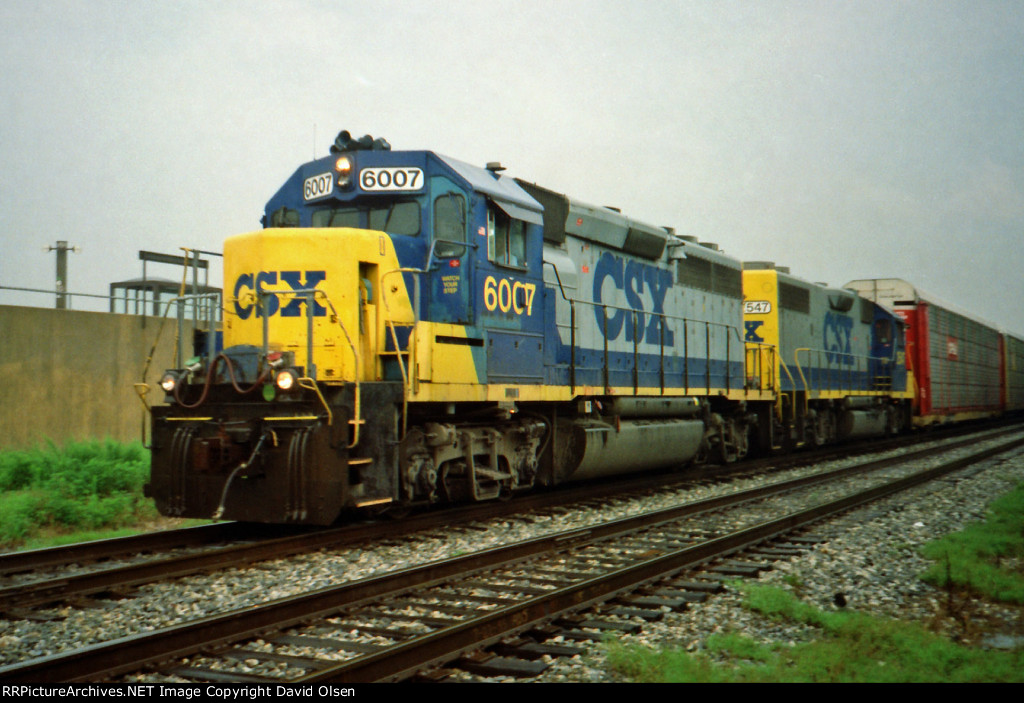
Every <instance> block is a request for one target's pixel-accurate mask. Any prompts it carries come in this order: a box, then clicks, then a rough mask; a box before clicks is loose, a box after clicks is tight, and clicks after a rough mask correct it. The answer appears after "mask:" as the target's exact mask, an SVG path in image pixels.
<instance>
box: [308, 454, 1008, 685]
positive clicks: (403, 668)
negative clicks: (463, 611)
mask: <svg viewBox="0 0 1024 703" xmlns="http://www.w3.org/2000/svg"><path fill="white" fill-rule="evenodd" d="M1022 445H1024V439H1017V440H1014V441H1012V442H1010V443H1007V444H1004V445H1001V446H998V447H994V448H991V449H988V450H985V451H982V452H979V453H978V454H975V455H972V456H969V457H965V458H963V459H958V460H955V461H952V462H948V463H945V464H943V465H941V466H938V467H935V468H932V469H928V470H926V471H922V472H918V473H915V474H913V475H911V476H907V477H904V478H902V479H898V480H895V481H892V482H889V483H886V484H882V485H880V486H876V487H874V488H871V489H868V490H865V491H860V492H858V493H854V494H852V495H849V496H845V497H843V498H840V499H837V500H833V501H829V502H827V503H823V504H820V505H816V506H814V507H812V508H808V509H806V510H800V511H797V512H794V513H791V514H789V515H786V516H784V517H781V518H778V519H776V520H769V521H766V522H762V523H760V524H758V525H755V526H753V527H749V528H746V529H743V530H739V531H737V532H734V533H732V534H729V535H725V536H723V537H719V538H717V539H711V540H708V541H706V542H703V543H701V544H698V545H695V546H692V547H687V548H684V549H680V550H678V551H675V552H673V553H670V554H667V555H664V556H660V557H655V558H652V559H648V560H646V561H644V562H641V563H639V564H636V565H632V566H628V567H625V568H622V569H619V570H616V571H613V572H611V573H609V574H606V575H604V576H600V577H596V578H592V579H589V580H587V581H584V582H582V583H578V584H573V585H571V586H566V587H563V588H559V589H556V590H554V591H552V592H551V593H547V594H544V595H540V596H535V597H534V598H531V599H529V600H527V601H525V602H523V603H520V604H516V605H511V606H506V607H505V608H502V609H501V610H498V611H496V612H493V613H491V614H488V615H485V616H483V617H480V618H475V619H473V620H470V621H469V622H466V623H464V624H459V625H453V626H450V627H447V628H444V629H442V630H439V631H437V632H433V633H430V634H428V635H423V636H420V637H415V638H413V639H412V640H410V641H408V642H405V643H402V644H399V645H396V646H395V647H393V648H389V649H388V650H387V651H385V652H380V653H378V654H366V655H362V656H358V657H356V658H354V659H352V660H349V661H347V662H344V663H340V664H337V665H335V666H332V667H329V668H326V669H322V670H320V671H316V672H314V673H312V674H309V675H306V676H303V677H301V678H299V679H296V680H294V683H298V684H302V683H311V682H332V683H358V682H362V683H368V682H380V681H396V680H401V679H403V678H407V677H409V676H412V675H413V674H415V673H416V672H417V671H419V670H421V669H424V668H428V667H431V666H437V665H440V664H444V663H446V662H449V661H451V660H453V659H455V658H457V657H458V656H460V655H462V654H465V653H467V652H470V651H473V650H476V649H479V648H481V647H487V646H489V645H492V644H495V643H496V642H498V641H500V640H501V639H504V638H506V637H509V636H512V635H515V634H517V633H519V632H522V631H523V630H525V629H527V628H530V627H533V626H536V625H539V624H542V623H545V622H548V621H551V620H552V619H556V618H558V617H559V616H562V615H566V614H568V613H570V612H572V611H576V610H580V609H583V608H588V607H592V606H595V605H598V604H600V603H602V602H604V601H607V600H610V599H612V598H614V597H616V596H617V595H619V594H621V593H623V592H625V591H631V590H635V589H637V588H638V587H641V586H643V585H645V584H647V583H650V582H652V581H656V580H659V579H662V578H666V577H669V576H672V575H673V574H675V573H677V572H679V571H681V570H683V569H687V568H693V567H696V566H699V565H701V564H704V563H706V562H708V561H711V560H713V559H718V558H721V557H724V556H728V555H730V554H733V553H735V552H739V551H742V550H743V549H746V548H749V547H751V546H753V545H756V544H758V543H760V542H763V541H765V540H769V539H772V538H775V537H778V536H779V535H781V534H784V533H787V532H791V531H793V530H797V529H801V528H804V527H806V526H808V525H811V524H813V523H815V522H818V521H820V520H821V519H822V518H824V517H828V516H831V515H834V514H836V513H841V512H845V511H847V510H850V509H852V508H856V507H858V506H860V505H863V504H865V503H869V502H871V501H874V500H877V499H879V498H883V497H886V496H889V495H891V494H893V493H898V492H900V491H903V490H906V489H908V488H910V487H913V486H916V485H918V484H921V483H925V482H927V481H930V480H932V479H934V478H937V477H939V476H942V475H944V474H947V473H950V472H952V471H956V470H958V469H961V468H963V467H965V466H968V465H970V464H972V463H976V462H978V461H983V460H984V459H987V458H990V457H992V456H995V455H996V454H999V453H1002V452H1005V451H1009V450H1010V449H1013V448H1016V447H1019V446H1022Z"/></svg>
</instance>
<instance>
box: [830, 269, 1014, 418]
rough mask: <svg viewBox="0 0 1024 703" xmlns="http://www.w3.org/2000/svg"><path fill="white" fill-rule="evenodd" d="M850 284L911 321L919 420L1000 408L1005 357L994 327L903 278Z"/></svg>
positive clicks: (909, 348)
mask: <svg viewBox="0 0 1024 703" xmlns="http://www.w3.org/2000/svg"><path fill="white" fill-rule="evenodd" d="M846 287H847V288H851V289H853V290H856V291H858V292H859V293H860V294H861V295H864V296H866V297H869V298H870V299H872V300H875V301H876V302H879V303H881V304H883V305H886V306H887V307H891V308H893V309H894V310H895V312H896V314H897V315H899V316H900V317H901V318H902V319H903V320H904V321H905V322H906V323H907V325H908V329H907V351H908V356H909V358H911V361H912V365H913V372H914V377H915V381H916V383H917V396H918V408H917V413H916V416H915V422H916V423H917V424H929V423H933V422H946V421H952V420H958V419H967V418H970V417H981V416H985V415H991V414H994V413H997V412H999V411H1000V410H1001V408H1002V404H1003V392H1002V387H1001V383H1000V374H1001V373H1002V363H1003V362H1002V354H1001V351H1000V337H999V333H998V331H997V330H996V329H995V328H994V327H993V326H991V325H989V324H988V323H985V322H982V321H981V320H979V319H977V318H975V317H973V316H971V315H969V314H967V313H964V312H961V311H959V310H956V309H954V308H953V306H950V305H948V304H947V303H943V302H939V301H937V300H936V299H935V298H934V297H933V296H930V295H928V294H926V293H923V292H922V291H920V289H918V288H916V287H914V286H913V285H912V284H910V283H909V282H907V281H905V280H902V279H897V278H887V279H865V280H856V281H851V282H849V283H847V284H846Z"/></svg>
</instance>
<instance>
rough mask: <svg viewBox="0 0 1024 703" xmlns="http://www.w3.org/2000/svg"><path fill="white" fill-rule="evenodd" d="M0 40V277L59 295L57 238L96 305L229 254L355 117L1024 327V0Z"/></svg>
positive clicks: (427, 144) (496, 7)
mask: <svg viewBox="0 0 1024 703" xmlns="http://www.w3.org/2000/svg"><path fill="white" fill-rule="evenodd" d="M0 33H2V36H0V62H2V68H3V80H2V81H0V164H2V167H3V168H2V169H0V285H4V286H20V287H33V288H52V286H53V283H54V270H55V255H54V254H53V253H51V252H46V251H44V249H45V248H46V247H47V246H48V245H52V244H54V243H55V242H56V241H57V240H67V241H68V242H69V243H70V244H71V245H74V246H77V247H79V248H80V249H81V252H80V253H79V254H73V255H71V257H70V263H69V267H70V276H69V286H70V289H71V290H72V291H76V292H87V293H100V294H105V293H106V292H107V288H108V285H109V283H110V282H112V281H118V280H123V279H128V278H134V277H137V276H139V275H141V263H140V262H139V261H138V255H137V252H138V250H140V249H146V250H151V251H159V252H165V253H180V251H179V247H182V246H189V247H194V248H200V249H207V250H216V251H219V250H221V247H222V242H223V239H224V237H226V236H228V235H230V234H234V233H239V232H245V231H250V230H253V229H257V228H259V218H260V215H261V212H262V208H263V205H264V203H265V201H266V200H267V199H268V198H269V197H270V196H271V195H272V194H273V193H274V191H275V190H276V189H277V188H278V186H279V185H280V184H281V183H282V182H283V181H284V179H285V178H287V177H288V176H289V175H290V174H291V173H292V171H294V169H295V168H296V167H297V166H298V165H299V164H300V163H301V162H303V161H307V160H309V159H311V158H312V157H314V156H323V155H325V154H326V153H327V150H328V147H329V145H330V144H331V142H332V141H333V140H334V137H335V135H336V134H337V132H338V131H339V130H341V129H349V130H350V131H351V132H352V133H353V134H355V135H357V136H358V135H362V134H365V133H370V134H372V135H374V136H375V137H376V136H383V137H385V138H387V139H388V140H389V141H390V142H391V144H392V145H393V147H394V148H395V149H431V150H434V151H438V152H441V153H443V154H447V155H449V156H452V157H455V158H458V159H461V160H464V161H468V162H471V163H476V164H480V165H483V164H484V163H485V162H487V161H496V160H500V161H501V162H502V163H503V164H504V165H505V166H506V167H507V168H508V173H509V174H510V175H514V176H519V177H523V178H526V179H528V180H531V181H534V182H537V183H540V184H542V185H545V186H548V187H550V188H553V189H555V190H559V191H561V192H565V193H567V194H569V195H570V196H574V197H576V198H578V199H580V200H582V201H584V202H589V203H594V204H599V205H612V206H616V207H619V208H621V209H622V211H623V212H624V213H626V214H628V215H631V216H633V217H635V218H637V219H640V220H644V221H647V222H650V223H651V224H655V225H670V226H673V227H675V228H676V230H677V232H679V233H680V234H689V235H695V236H697V237H699V238H700V239H701V240H704V241H713V242H717V243H718V244H719V245H720V246H721V247H722V248H723V249H724V250H725V251H726V252H727V253H729V254H732V255H734V256H736V257H738V258H740V259H743V260H770V261H775V262H777V263H778V264H780V265H787V266H790V267H791V269H792V271H793V273H794V274H796V275H798V276H801V277H803V278H806V279H808V280H812V281H826V282H828V283H830V284H833V285H838V284H842V283H844V282H846V281H847V280H850V279H853V278H875V277H903V278H907V279H908V280H910V281H911V282H913V283H915V284H917V285H918V286H919V287H921V288H922V289H924V290H926V291H930V292H932V293H933V294H934V295H936V296H938V297H940V298H942V299H944V300H946V301H950V302H953V303H955V304H956V305H957V306H958V307H960V308H962V309H964V310H968V311H971V312H973V313H975V314H976V315H978V316H980V317H983V318H986V319H989V320H992V321H994V322H996V323H998V324H1000V325H1002V326H1004V327H1006V328H1008V329H1009V330H1011V331H1014V332H1016V333H1018V334H1022V335H1024V275H1022V272H1021V267H1022V265H1024V141H1022V140H1024V0H1007V1H998V2H983V1H979V0H966V1H964V2H943V1H942V0H923V1H907V2H895V1H892V0H879V1H874V0H871V1H867V0H852V1H850V2H839V1H838V0H835V1H832V0H812V1H810V2H780V1H776V0H761V1H746V2H726V1H723V0H713V1H712V0H706V1H691V0H666V1H661V2H656V1H653V0H632V1H630V2H624V1H623V0H611V1H607V2H605V1H586V2H575V1H567V0H544V1H539V0H538V1H533V0H503V1H494V0H474V1H472V2H469V1H465V0H443V1H434V0H416V1H414V2H413V1H410V2H380V1H370V0H359V1H358V2H355V1H353V2H346V1H345V0H333V1H331V2H318V1H315V0H293V1H291V2H214V1H211V0H204V1H202V2H183V1H182V2H161V1H151V2H135V1H130V2H113V1H109V0H80V1H72V2H68V1H59V0H50V1H48V2H44V3H40V2H35V1H27V2H23V1H21V0H0ZM149 271H150V275H151V276H152V275H161V276H166V277H175V276H177V275H180V273H178V272H176V271H175V270H174V269H172V268H169V267H168V268H163V267H152V268H150V269H149ZM212 282H213V283H215V284H217V285H219V284H220V277H219V273H218V274H216V275H215V276H214V277H213V281H212ZM0 304H18V305H21V304H29V305H39V306H52V304H53V300H52V296H45V295H28V294H20V293H12V292H10V291H6V290H0ZM73 305H74V307H76V308H81V309H91V307H92V306H91V305H90V304H88V303H86V302H85V301H84V300H77V299H76V300H75V301H74V303H73ZM92 305H95V303H94V304H92Z"/></svg>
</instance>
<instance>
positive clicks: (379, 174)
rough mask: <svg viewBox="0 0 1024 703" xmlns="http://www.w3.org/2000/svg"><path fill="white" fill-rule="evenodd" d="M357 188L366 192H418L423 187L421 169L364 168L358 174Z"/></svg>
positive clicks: (400, 167) (399, 167)
mask: <svg viewBox="0 0 1024 703" xmlns="http://www.w3.org/2000/svg"><path fill="white" fill-rule="evenodd" d="M359 187H360V188H362V189H363V190H366V191H399V190H419V189H420V188H422V187H423V169H420V168H412V167H405V166H398V167H387V168H364V169H363V170H362V171H360V172H359Z"/></svg>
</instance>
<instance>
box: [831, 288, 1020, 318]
mask: <svg viewBox="0 0 1024 703" xmlns="http://www.w3.org/2000/svg"><path fill="white" fill-rule="evenodd" d="M843 287H844V288H849V289H850V290H855V291H857V292H858V293H859V294H860V295H863V296H864V297H866V298H869V299H872V300H874V301H875V302H877V303H878V304H879V305H883V306H885V307H887V308H889V309H890V310H891V309H893V308H895V306H896V305H897V304H914V305H916V304H917V303H919V302H922V301H923V302H925V303H928V304H930V305H935V306H936V307H940V308H945V309H946V310H949V311H950V312H952V313H956V314H957V315H960V316H961V317H965V318H967V319H968V320H973V321H975V322H977V323H979V324H982V325H984V326H986V327H989V328H991V329H994V330H999V331H1004V330H1003V329H1002V328H1001V327H999V326H998V325H996V324H995V323H992V322H989V321H988V320H986V319H985V318H983V317H979V316H978V315H976V314H974V313H972V312H968V311H967V310H964V309H963V308H960V307H957V306H956V305H953V304H951V303H947V302H946V301H945V300H943V299H942V298H937V297H935V296H934V295H931V294H929V293H927V292H925V291H923V290H921V289H920V288H918V287H917V286H915V285H914V284H912V283H910V282H909V281H905V280H903V279H902V278H864V279H857V280H853V281H850V282H848V283H847V284H846V285H844V286H843Z"/></svg>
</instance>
